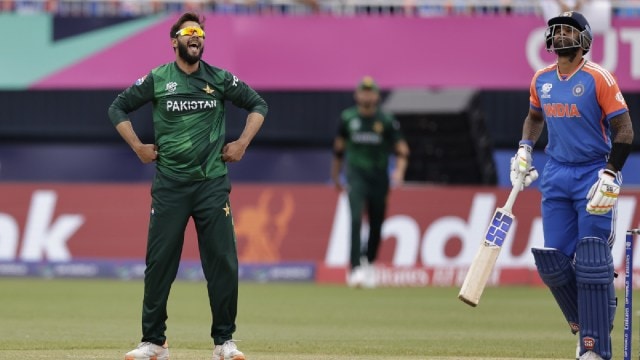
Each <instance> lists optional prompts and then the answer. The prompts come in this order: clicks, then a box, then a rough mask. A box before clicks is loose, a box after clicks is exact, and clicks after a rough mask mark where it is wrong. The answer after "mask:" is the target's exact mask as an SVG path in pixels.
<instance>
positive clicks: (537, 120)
mask: <svg viewBox="0 0 640 360" xmlns="http://www.w3.org/2000/svg"><path fill="white" fill-rule="evenodd" d="M542 130H544V117H543V116H542V113H541V112H540V111H538V110H536V109H534V108H531V107H530V108H529V113H528V114H527V117H525V119H524V124H523V125H522V140H524V141H531V146H532V147H533V144H535V143H536V141H538V139H539V138H540V135H542Z"/></svg>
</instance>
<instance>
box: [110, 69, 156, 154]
mask: <svg viewBox="0 0 640 360" xmlns="http://www.w3.org/2000/svg"><path fill="white" fill-rule="evenodd" d="M153 96H154V84H153V76H152V74H151V73H149V74H148V75H147V76H145V77H143V78H141V79H138V81H137V82H136V83H135V85H132V86H131V87H129V88H127V89H126V90H124V91H123V92H122V93H120V94H119V95H118V96H117V97H116V99H115V100H114V101H113V103H111V106H109V111H108V114H109V119H110V120H111V123H112V124H113V125H114V126H115V128H116V130H117V131H118V133H119V134H120V136H121V137H122V138H123V139H124V141H125V142H126V143H127V144H128V145H129V146H130V147H131V149H132V150H133V151H134V152H135V153H136V155H137V156H138V158H139V159H140V161H142V163H144V164H148V163H150V162H152V161H155V160H156V159H157V158H158V147H157V146H156V145H155V144H144V143H142V141H140V138H138V135H137V134H136V132H135V130H134V129H133V125H132V124H131V120H130V119H129V115H128V114H129V113H131V112H133V111H135V110H137V109H139V108H140V107H142V106H143V105H144V104H146V103H147V102H149V101H151V100H153Z"/></svg>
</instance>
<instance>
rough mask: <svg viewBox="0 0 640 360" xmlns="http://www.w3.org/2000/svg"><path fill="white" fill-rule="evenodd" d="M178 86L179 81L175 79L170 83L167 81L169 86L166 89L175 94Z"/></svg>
mask: <svg viewBox="0 0 640 360" xmlns="http://www.w3.org/2000/svg"><path fill="white" fill-rule="evenodd" d="M177 87H178V83H177V82H175V81H172V82H170V83H167V86H166V87H165V90H166V91H167V92H168V93H169V94H173V93H174V92H176V88H177Z"/></svg>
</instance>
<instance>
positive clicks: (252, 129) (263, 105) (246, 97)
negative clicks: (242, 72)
mask: <svg viewBox="0 0 640 360" xmlns="http://www.w3.org/2000/svg"><path fill="white" fill-rule="evenodd" d="M224 89H225V93H224V96H225V98H226V99H229V100H230V101H231V103H233V104H234V105H235V106H237V107H239V108H242V109H245V110H247V111H248V112H249V114H248V115H247V121H246V124H245V127H244V130H243V131H242V133H241V134H240V137H239V138H238V139H237V140H235V141H232V142H230V143H228V144H225V146H224V147H223V148H222V161H225V162H235V161H240V160H241V159H242V157H243V156H244V154H245V152H246V151H247V148H248V147H249V144H250V143H251V141H252V140H253V138H254V137H255V136H256V134H257V133H258V131H259V130H260V128H261V127H262V124H263V123H264V119H265V118H266V116H267V112H268V111H269V106H268V105H267V102H266V101H265V100H264V99H263V98H262V97H261V96H260V95H259V94H258V93H257V92H256V91H255V90H253V89H252V88H251V87H250V86H249V85H247V84H246V83H244V82H243V81H241V80H240V79H238V77H237V76H234V75H233V74H231V73H229V72H227V73H226V74H225V79H224Z"/></svg>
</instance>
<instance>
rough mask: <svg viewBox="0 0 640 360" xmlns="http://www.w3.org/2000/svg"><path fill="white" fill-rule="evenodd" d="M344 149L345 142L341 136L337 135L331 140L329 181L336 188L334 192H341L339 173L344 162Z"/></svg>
mask: <svg viewBox="0 0 640 360" xmlns="http://www.w3.org/2000/svg"><path fill="white" fill-rule="evenodd" d="M345 148H346V142H345V139H344V137H342V135H338V136H336V137H335V139H334V140H333V158H332V160H331V180H332V181H333V184H334V185H335V187H336V190H338V191H342V189H343V187H342V182H341V181H340V171H341V170H342V163H343V161H344V152H345Z"/></svg>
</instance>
